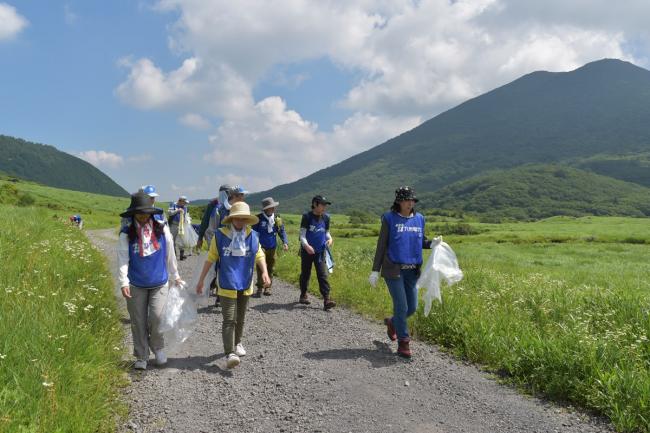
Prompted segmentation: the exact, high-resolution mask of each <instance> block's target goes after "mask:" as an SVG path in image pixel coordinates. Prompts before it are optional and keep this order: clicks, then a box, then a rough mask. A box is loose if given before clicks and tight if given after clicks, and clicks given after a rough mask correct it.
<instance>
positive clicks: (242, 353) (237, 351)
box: [235, 343, 246, 356]
mask: <svg viewBox="0 0 650 433" xmlns="http://www.w3.org/2000/svg"><path fill="white" fill-rule="evenodd" d="M235 355H237V356H246V349H244V345H243V344H241V343H239V344H238V345H237V346H236V347H235Z"/></svg>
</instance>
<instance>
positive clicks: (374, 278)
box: [368, 271, 379, 287]
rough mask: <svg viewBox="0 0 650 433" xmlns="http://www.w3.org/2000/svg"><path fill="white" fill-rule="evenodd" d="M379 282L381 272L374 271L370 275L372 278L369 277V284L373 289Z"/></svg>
mask: <svg viewBox="0 0 650 433" xmlns="http://www.w3.org/2000/svg"><path fill="white" fill-rule="evenodd" d="M377 280H379V272H376V271H373V272H371V273H370V276H369V277H368V282H369V283H370V285H371V286H372V287H376V286H377Z"/></svg>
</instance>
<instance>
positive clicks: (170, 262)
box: [154, 223, 181, 283]
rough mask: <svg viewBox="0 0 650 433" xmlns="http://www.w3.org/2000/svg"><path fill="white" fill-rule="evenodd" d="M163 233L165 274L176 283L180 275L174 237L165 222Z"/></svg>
mask: <svg viewBox="0 0 650 433" xmlns="http://www.w3.org/2000/svg"><path fill="white" fill-rule="evenodd" d="M154 224H156V223H154ZM163 233H164V234H165V242H166V243H167V274H168V275H169V276H170V279H171V280H174V281H175V282H176V283H178V282H179V281H180V279H181V276H180V275H179V274H178V262H176V254H175V253H174V237H173V236H172V232H171V231H170V230H169V227H167V224H165V226H164V227H163Z"/></svg>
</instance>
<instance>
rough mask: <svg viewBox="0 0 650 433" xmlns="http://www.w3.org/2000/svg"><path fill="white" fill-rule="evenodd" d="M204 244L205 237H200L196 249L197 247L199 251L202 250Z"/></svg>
mask: <svg viewBox="0 0 650 433" xmlns="http://www.w3.org/2000/svg"><path fill="white" fill-rule="evenodd" d="M202 246H203V239H199V240H198V241H197V242H196V249H197V250H198V251H201V247H202Z"/></svg>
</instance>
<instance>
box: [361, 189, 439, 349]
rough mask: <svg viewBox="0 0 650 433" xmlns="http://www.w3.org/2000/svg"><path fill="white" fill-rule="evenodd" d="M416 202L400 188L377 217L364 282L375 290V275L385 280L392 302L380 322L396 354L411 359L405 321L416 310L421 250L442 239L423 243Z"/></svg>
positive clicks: (424, 240) (422, 227)
mask: <svg viewBox="0 0 650 433" xmlns="http://www.w3.org/2000/svg"><path fill="white" fill-rule="evenodd" d="M417 202H418V199H417V197H416V196H415V191H414V190H413V188H411V187H408V186H403V187H401V188H398V189H397V190H396V191H395V201H394V202H393V205H392V206H391V208H390V210H389V211H388V212H386V213H384V215H382V217H381V229H380V232H379V239H377V249H376V251H375V259H374V261H373V265H372V272H371V273H370V277H368V280H369V282H370V284H371V285H372V286H373V287H375V286H376V285H377V280H378V279H379V275H380V274H379V273H380V271H381V276H382V277H384V280H386V285H387V286H388V291H389V292H390V296H391V298H392V300H393V316H392V317H387V318H385V319H384V324H385V325H386V333H387V334H388V338H389V339H390V340H391V341H395V340H397V341H398V346H397V354H398V355H400V356H402V357H404V358H410V357H411V349H410V345H409V343H410V336H409V332H408V327H407V324H406V320H407V319H408V318H409V317H410V316H411V315H412V314H413V313H415V311H416V310H417V307H418V289H417V287H416V283H417V280H418V277H419V276H420V267H421V266H422V249H423V248H431V245H432V243H436V244H437V243H439V242H440V241H441V240H442V238H441V237H437V238H435V239H434V240H433V241H430V240H427V238H426V236H425V232H424V216H422V214H420V213H418V212H416V211H415V203H417Z"/></svg>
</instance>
